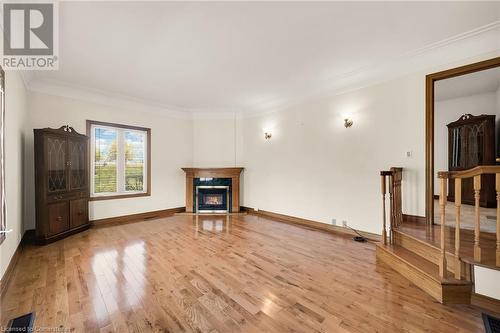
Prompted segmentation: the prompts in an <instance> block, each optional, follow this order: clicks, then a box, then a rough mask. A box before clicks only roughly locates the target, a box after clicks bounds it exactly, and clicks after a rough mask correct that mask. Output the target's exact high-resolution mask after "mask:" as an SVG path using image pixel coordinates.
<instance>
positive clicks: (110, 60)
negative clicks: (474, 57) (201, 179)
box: [29, 2, 500, 112]
mask: <svg viewBox="0 0 500 333" xmlns="http://www.w3.org/2000/svg"><path fill="white" fill-rule="evenodd" d="M499 19H500V2H483V3H478V2H384V3H378V2H314V3H311V2H253V3H249V2H226V3H218V2H201V3H197V2H184V3H180V2H61V3H60V20H59V25H60V42H59V49H60V52H59V54H60V56H59V59H60V64H59V70H58V71H39V72H36V73H34V75H32V76H31V78H30V80H29V85H30V86H37V87H40V86H43V85H44V84H45V85H53V86H54V85H57V86H60V87H66V88H68V87H70V88H71V89H75V88H76V89H81V90H82V91H87V93H88V92H92V93H97V94H102V95H106V96H113V98H127V99H131V100H134V101H140V102H144V103H148V104H150V105H156V106H161V107H164V108H165V109H170V110H172V109H173V110H176V111H189V112H192V111H196V112H210V111H212V112H214V111H219V112H221V111H223V112H226V111H228V112H234V111H243V112H249V111H255V110H263V109H265V108H269V107H278V106H279V105H283V104H285V103H288V102H290V101H293V100H297V99H298V97H300V96H304V97H305V96H309V95H312V94H314V93H317V92H319V91H327V90H329V89H330V90H332V89H333V88H332V87H335V89H337V90H338V89H341V88H343V87H342V86H341V85H342V84H343V83H342V84H341V82H343V81H342V80H341V79H345V78H346V77H348V76H349V75H351V74H352V75H354V74H357V73H359V72H360V71H361V70H363V69H365V68H371V67H373V66H377V65H379V64H383V63H387V62H390V61H391V60H392V59H396V58H398V57H405V55H408V54H411V53H412V52H413V53H415V52H419V50H423V49H425V48H429V47H430V46H432V45H435V43H439V42H441V41H445V40H449V39H450V38H454V37H455V36H457V35H460V34H463V33H465V32H469V31H471V30H474V29H477V28H478V27H483V26H485V25H488V24H492V23H493V24H494V23H495V22H496V23H497V24H498V22H499ZM499 40H500V39H499ZM336 82H337V83H338V84H336ZM61 91H62V88H61Z"/></svg>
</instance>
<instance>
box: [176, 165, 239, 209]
mask: <svg viewBox="0 0 500 333" xmlns="http://www.w3.org/2000/svg"><path fill="white" fill-rule="evenodd" d="M182 170H184V172H186V213H199V212H200V213H203V212H205V213H211V212H215V213H219V212H221V213H238V212H239V211H240V173H241V171H242V170H243V168H238V167H234V168H182ZM200 191H201V194H200Z"/></svg>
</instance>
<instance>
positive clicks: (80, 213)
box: [69, 199, 89, 229]
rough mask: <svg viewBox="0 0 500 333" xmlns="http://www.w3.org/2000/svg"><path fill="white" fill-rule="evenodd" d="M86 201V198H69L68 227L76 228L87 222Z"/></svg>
mask: <svg viewBox="0 0 500 333" xmlns="http://www.w3.org/2000/svg"><path fill="white" fill-rule="evenodd" d="M88 206H89V205H88V201H87V199H78V200H71V201H70V203H69V207H70V228H71V229H73V228H76V227H79V226H81V225H84V224H87V223H88V208H89V207H88Z"/></svg>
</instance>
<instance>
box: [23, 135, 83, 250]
mask: <svg viewBox="0 0 500 333" xmlns="http://www.w3.org/2000/svg"><path fill="white" fill-rule="evenodd" d="M33 131H34V135H35V193H36V237H37V241H38V242H39V243H48V242H51V241H54V240H57V239H60V238H63V237H65V236H68V235H70V234H74V233H76V232H79V231H82V230H85V229H87V228H88V227H89V219H88V202H89V171H88V163H87V161H88V138H87V136H85V135H82V134H79V133H77V132H76V131H75V130H74V129H73V128H72V127H69V126H63V127H61V128H59V129H51V128H44V129H35V130H33Z"/></svg>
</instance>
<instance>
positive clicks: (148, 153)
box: [87, 119, 152, 201]
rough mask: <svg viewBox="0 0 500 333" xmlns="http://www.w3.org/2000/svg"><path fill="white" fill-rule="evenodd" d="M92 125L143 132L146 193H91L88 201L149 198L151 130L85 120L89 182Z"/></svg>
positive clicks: (90, 185) (90, 186)
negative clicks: (95, 194) (145, 160)
mask: <svg viewBox="0 0 500 333" xmlns="http://www.w3.org/2000/svg"><path fill="white" fill-rule="evenodd" d="M92 125H101V126H111V127H118V128H125V129H132V130H138V131H145V132H146V135H147V139H148V146H147V157H146V158H147V162H146V172H147V180H146V182H147V185H146V192H144V193H134V194H117V195H108V196H100V197H92V193H90V195H91V196H90V198H89V201H99V200H114V199H126V198H136V197H149V196H151V144H152V143H151V128H147V127H139V126H131V125H123V124H116V123H107V122H103V121H96V120H88V119H87V136H88V138H89V140H88V142H89V145H88V152H89V153H88V155H89V158H88V161H87V163H88V166H89V167H88V170H89V177H88V179H89V180H90V179H91V177H90V173H91V172H92V170H91V167H92V163H91V156H90V152H91V151H92V150H91V149H90V148H91V147H90V145H91V144H92V143H91V142H90V141H91V138H92V136H91V133H90V128H91V126H92ZM91 188H92V184H89V190H90V189H91Z"/></svg>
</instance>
